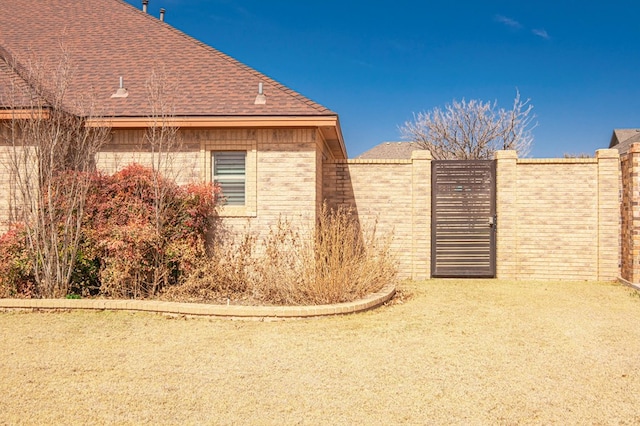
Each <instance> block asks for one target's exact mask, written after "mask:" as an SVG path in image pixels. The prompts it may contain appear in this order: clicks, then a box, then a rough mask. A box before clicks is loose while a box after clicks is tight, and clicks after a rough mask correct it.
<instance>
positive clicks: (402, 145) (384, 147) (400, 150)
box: [356, 142, 422, 160]
mask: <svg viewBox="0 0 640 426" xmlns="http://www.w3.org/2000/svg"><path fill="white" fill-rule="evenodd" d="M419 149H422V148H420V146H419V145H418V144H417V143H415V142H383V143H381V144H380V145H376V146H374V147H373V148H371V149H370V150H369V151H366V152H363V153H362V154H360V155H358V156H357V157H356V158H357V159H384V160H387V159H394V160H405V159H410V158H411V153H412V152H413V151H416V150H419Z"/></svg>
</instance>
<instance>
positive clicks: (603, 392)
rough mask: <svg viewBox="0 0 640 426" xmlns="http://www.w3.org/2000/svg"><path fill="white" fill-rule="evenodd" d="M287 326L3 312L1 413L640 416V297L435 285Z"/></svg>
mask: <svg viewBox="0 0 640 426" xmlns="http://www.w3.org/2000/svg"><path fill="white" fill-rule="evenodd" d="M401 294H402V295H403V300H402V301H401V302H395V303H392V304H390V305H389V306H386V307H383V308H380V309H377V310H374V311H370V312H366V313H362V314H356V315H350V316H342V317H329V318H321V319H309V320H293V321H282V322H259V321H242V322H238V321H230V320H222V319H205V318H196V319H185V318H171V317H166V316H161V315H149V314H132V313H124V312H70V313H24V312H22V313H19V312H10V313H0V383H2V393H1V394H0V423H2V424H4V423H8V424H14V423H24V424H79V423H85V424H86V423H118V424H143V423H159V424H194V423H199V424H278V425H280V424H309V425H316V424H331V425H333V424H381V425H382V424H384V425H387V424H638V423H639V422H640V414H639V413H640V410H638V406H639V404H640V368H639V367H638V366H639V365H640V297H639V296H638V294H637V293H636V292H633V291H632V290H630V289H629V288H626V287H622V286H618V285H612V284H602V283H554V282H549V283H544V282H542V283H541V282H505V281H493V280H467V281H462V280H433V281H428V282H422V283H415V284H413V283H412V284H406V285H405V288H404V289H403V290H402V292H401Z"/></svg>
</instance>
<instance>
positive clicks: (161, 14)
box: [160, 7, 165, 22]
mask: <svg viewBox="0 0 640 426" xmlns="http://www.w3.org/2000/svg"><path fill="white" fill-rule="evenodd" d="M164 12H165V10H164V7H161V8H160V20H161V21H162V22H164Z"/></svg>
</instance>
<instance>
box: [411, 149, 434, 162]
mask: <svg viewBox="0 0 640 426" xmlns="http://www.w3.org/2000/svg"><path fill="white" fill-rule="evenodd" d="M432 158H433V157H431V151H427V150H426V149H417V150H415V151H413V152H412V153H411V159H412V160H431V159H432Z"/></svg>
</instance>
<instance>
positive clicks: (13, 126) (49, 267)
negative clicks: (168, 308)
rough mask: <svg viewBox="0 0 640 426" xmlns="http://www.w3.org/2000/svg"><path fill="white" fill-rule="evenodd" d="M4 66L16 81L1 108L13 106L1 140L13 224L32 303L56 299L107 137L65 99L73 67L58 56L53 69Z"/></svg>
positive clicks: (89, 110) (78, 104) (65, 283)
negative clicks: (22, 242)
mask: <svg viewBox="0 0 640 426" xmlns="http://www.w3.org/2000/svg"><path fill="white" fill-rule="evenodd" d="M5 62H6V63H7V64H8V66H9V67H10V68H11V70H12V71H13V72H14V73H15V75H16V76H18V77H19V81H20V87H17V85H16V87H15V88H14V89H15V90H13V91H12V93H14V94H15V95H16V97H20V99H21V101H20V102H12V100H11V99H9V100H8V102H5V103H8V104H9V105H14V106H13V107H12V108H13V114H12V119H11V120H10V121H9V122H8V123H6V124H5V131H4V132H3V133H2V135H3V137H2V139H3V140H2V144H3V145H4V146H6V147H8V149H9V155H8V156H7V157H8V161H7V163H8V164H7V166H8V169H9V172H10V173H11V175H12V181H13V184H14V186H15V187H14V188H12V191H13V194H14V215H13V220H15V221H18V222H21V223H23V224H24V227H25V231H26V238H27V246H28V249H29V251H30V253H31V256H32V262H33V273H34V277H35V279H36V283H37V286H38V292H39V295H40V296H44V297H52V296H53V297H56V296H63V295H65V294H66V293H67V291H68V288H69V283H70V281H71V276H72V273H73V270H74V266H75V261H76V258H77V253H78V247H79V243H80V237H81V224H82V218H83V214H84V207H85V202H86V198H87V191H88V188H89V185H90V178H91V176H90V172H91V171H93V170H94V168H95V154H96V153H97V152H98V150H99V149H100V147H101V146H102V145H103V144H104V143H105V142H106V140H107V138H108V137H109V131H110V130H109V129H108V128H107V127H91V126H87V125H86V123H87V120H90V119H91V118H93V117H94V110H95V108H94V103H93V102H92V101H91V100H90V99H79V98H78V97H75V98H74V100H71V99H70V97H69V95H68V88H69V83H70V82H71V80H72V78H73V77H72V75H73V66H72V64H71V59H70V57H69V55H68V54H67V53H66V52H65V51H64V49H63V50H62V54H61V56H60V58H59V60H58V62H57V63H46V62H42V61H38V60H35V59H32V60H26V61H25V62H18V61H17V60H15V59H10V60H7V58H6V57H5ZM16 81H18V79H17V80H16ZM25 92H26V93H25ZM25 98H26V99H28V104H27V105H25V102H24V99H25Z"/></svg>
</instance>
